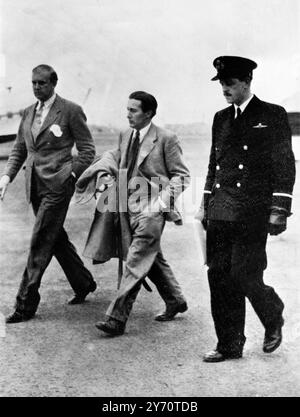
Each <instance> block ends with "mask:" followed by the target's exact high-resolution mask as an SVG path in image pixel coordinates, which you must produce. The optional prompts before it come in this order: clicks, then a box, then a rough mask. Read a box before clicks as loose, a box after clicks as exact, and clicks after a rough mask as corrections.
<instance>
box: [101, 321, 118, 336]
mask: <svg viewBox="0 0 300 417" xmlns="http://www.w3.org/2000/svg"><path fill="white" fill-rule="evenodd" d="M95 326H96V327H97V329H99V330H102V331H103V332H105V333H108V334H109V335H110V336H121V335H122V334H123V333H124V331H125V323H123V322H122V321H119V320H115V319H109V320H107V321H99V322H98V323H96V324H95Z"/></svg>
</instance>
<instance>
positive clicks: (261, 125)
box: [253, 123, 268, 129]
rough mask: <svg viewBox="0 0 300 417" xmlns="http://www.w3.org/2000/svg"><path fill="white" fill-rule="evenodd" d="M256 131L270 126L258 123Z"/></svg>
mask: <svg viewBox="0 0 300 417" xmlns="http://www.w3.org/2000/svg"><path fill="white" fill-rule="evenodd" d="M253 127H254V129H262V128H263V127H268V125H264V124H263V123H258V124H257V125H256V126H253Z"/></svg>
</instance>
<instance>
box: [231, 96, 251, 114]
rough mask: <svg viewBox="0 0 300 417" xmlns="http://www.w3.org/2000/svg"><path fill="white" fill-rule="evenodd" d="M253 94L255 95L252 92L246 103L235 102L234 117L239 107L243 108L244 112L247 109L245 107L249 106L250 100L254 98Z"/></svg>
mask: <svg viewBox="0 0 300 417" xmlns="http://www.w3.org/2000/svg"><path fill="white" fill-rule="evenodd" d="M253 96H254V95H253V94H251V96H250V97H249V98H248V99H247V100H246V101H244V103H242V104H240V105H239V106H238V105H237V104H235V103H234V118H236V117H237V109H238V107H239V108H240V109H241V112H242V113H243V111H244V110H245V108H246V107H247V106H248V104H249V102H250V101H251V100H252V98H253Z"/></svg>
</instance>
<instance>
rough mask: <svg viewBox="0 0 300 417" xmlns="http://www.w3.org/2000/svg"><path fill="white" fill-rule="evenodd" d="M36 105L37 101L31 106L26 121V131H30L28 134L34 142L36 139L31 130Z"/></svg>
mask: <svg viewBox="0 0 300 417" xmlns="http://www.w3.org/2000/svg"><path fill="white" fill-rule="evenodd" d="M36 106H37V103H35V104H33V105H32V106H30V108H29V110H28V114H27V117H26V122H25V132H28V136H29V138H30V141H31V142H32V143H34V140H33V136H32V132H31V125H32V122H33V118H34V114H35V109H36Z"/></svg>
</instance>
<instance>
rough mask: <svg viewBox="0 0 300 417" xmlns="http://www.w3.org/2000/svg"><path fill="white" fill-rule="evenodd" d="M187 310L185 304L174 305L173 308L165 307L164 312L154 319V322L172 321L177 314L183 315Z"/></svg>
mask: <svg viewBox="0 0 300 417" xmlns="http://www.w3.org/2000/svg"><path fill="white" fill-rule="evenodd" d="M187 309H188V306H187V303H186V302H184V303H181V304H176V305H175V306H167V308H166V311H165V312H164V313H162V314H159V315H158V316H156V317H155V320H156V321H170V320H173V319H174V317H175V316H176V314H177V313H184V312H185V311H186V310H187Z"/></svg>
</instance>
